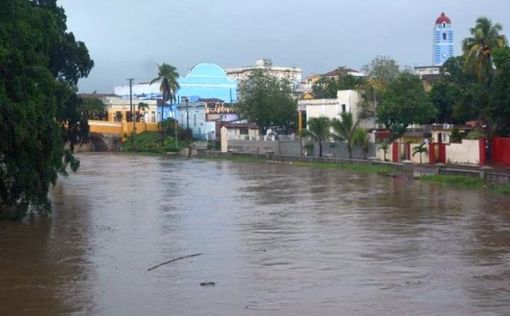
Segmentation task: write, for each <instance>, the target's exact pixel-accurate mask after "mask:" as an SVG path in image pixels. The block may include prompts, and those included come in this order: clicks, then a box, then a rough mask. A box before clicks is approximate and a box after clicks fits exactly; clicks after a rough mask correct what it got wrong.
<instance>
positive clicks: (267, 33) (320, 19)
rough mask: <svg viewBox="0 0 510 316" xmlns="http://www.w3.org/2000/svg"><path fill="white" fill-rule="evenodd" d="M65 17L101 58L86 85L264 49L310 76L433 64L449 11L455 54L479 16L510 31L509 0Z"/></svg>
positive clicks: (187, 7)
mask: <svg viewBox="0 0 510 316" xmlns="http://www.w3.org/2000/svg"><path fill="white" fill-rule="evenodd" d="M58 3H59V4H60V5H61V6H63V7H64V9H65V11H66V15H67V18H68V19H67V25H68V28H69V30H70V31H71V32H73V33H74V34H75V36H76V38H77V39H78V40H80V41H83V42H85V44H86V45H87V47H88V49H89V52H90V55H91V57H92V59H93V60H94V62H95V66H94V68H93V69H92V71H91V73H90V75H89V77H88V78H86V79H82V80H80V83H79V87H80V92H92V91H97V92H106V93H109V92H112V91H113V87H114V86H116V85H122V84H125V83H126V80H125V79H126V78H135V82H142V81H147V80H150V79H152V78H154V77H155V76H156V72H157V66H156V64H157V63H163V62H166V63H169V64H171V65H174V66H175V67H177V68H178V70H179V73H180V75H181V76H185V75H186V74H187V72H188V70H189V69H190V68H192V67H193V66H194V65H196V64H198V63H201V62H211V63H215V64H218V65H220V66H221V67H223V68H230V67H240V66H249V65H253V64H254V63H255V60H257V59H260V58H269V59H271V60H272V61H273V64H274V65H278V66H289V67H299V68H301V69H302V70H303V75H304V76H306V75H308V74H312V73H325V72H327V71H330V70H333V69H335V68H336V67H338V66H346V67H350V68H354V69H360V68H361V67H362V66H363V65H365V64H367V63H369V62H370V61H371V60H372V59H373V58H374V57H375V56H378V55H386V56H390V57H391V58H393V59H395V60H396V61H397V62H398V63H399V64H400V65H401V66H402V67H405V66H411V67H412V66H427V65H431V64H432V29H433V26H434V21H435V19H436V18H437V17H438V16H439V15H440V14H441V12H442V11H444V12H445V13H446V14H447V15H448V16H449V17H450V18H451V20H452V25H453V28H454V42H455V52H454V53H455V55H459V54H460V53H461V41H462V39H464V38H465V37H466V36H469V28H471V27H473V26H474V25H475V21H476V19H477V18H478V17H479V16H487V17H488V18H490V19H491V20H492V21H493V22H494V23H496V22H497V23H500V24H502V25H503V33H504V34H505V35H507V37H510V15H509V14H508V12H510V1H508V0H488V1H470V0H443V1H439V0H429V1H420V0H392V1H382V0H363V1H338V0H316V1H304V0H294V1H292V2H288V1H278V0H257V1H249V0H248V1H235V0H215V1H210V0H209V1H207V0H187V1H181V2H176V1H168V0H146V1H132V0H108V1H104V0H88V1H76V0H58Z"/></svg>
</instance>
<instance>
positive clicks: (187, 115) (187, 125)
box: [184, 98, 189, 129]
mask: <svg viewBox="0 0 510 316" xmlns="http://www.w3.org/2000/svg"><path fill="white" fill-rule="evenodd" d="M184 101H185V102H186V129H189V111H188V104H189V99H188V98H186V100H184Z"/></svg>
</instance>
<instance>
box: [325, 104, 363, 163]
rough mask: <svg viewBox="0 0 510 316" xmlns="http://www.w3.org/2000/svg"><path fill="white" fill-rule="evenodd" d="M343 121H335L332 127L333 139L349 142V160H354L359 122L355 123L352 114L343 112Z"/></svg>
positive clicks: (341, 116)
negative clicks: (354, 141)
mask: <svg viewBox="0 0 510 316" xmlns="http://www.w3.org/2000/svg"><path fill="white" fill-rule="evenodd" d="M340 118H341V120H337V119H333V122H332V123H331V126H332V127H333V131H334V133H333V137H334V138H335V139H337V140H340V141H346V142H347V151H348V152H349V158H352V146H353V145H354V144H353V140H354V132H355V131H356V129H358V125H359V120H357V121H356V122H354V118H353V117H352V113H351V112H342V113H341V114H340Z"/></svg>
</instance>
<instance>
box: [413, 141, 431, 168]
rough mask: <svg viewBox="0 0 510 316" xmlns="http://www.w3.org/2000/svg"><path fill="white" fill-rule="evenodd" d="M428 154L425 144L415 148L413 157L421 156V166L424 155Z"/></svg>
mask: <svg viewBox="0 0 510 316" xmlns="http://www.w3.org/2000/svg"><path fill="white" fill-rule="evenodd" d="M427 152H428V150H427V144H425V143H422V144H420V145H419V146H416V147H414V148H413V156H414V155H416V154H420V165H421V164H422V155H423V154H426V153H427Z"/></svg>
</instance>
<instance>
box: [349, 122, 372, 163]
mask: <svg viewBox="0 0 510 316" xmlns="http://www.w3.org/2000/svg"><path fill="white" fill-rule="evenodd" d="M368 138H369V137H368V132H367V130H366V129H364V128H361V127H358V128H356V129H355V130H354V133H353V135H352V143H353V144H354V145H360V146H361V147H362V148H363V154H364V157H365V159H367V158H368V146H369V140H368Z"/></svg>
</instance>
